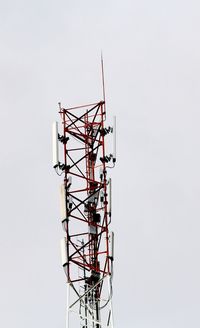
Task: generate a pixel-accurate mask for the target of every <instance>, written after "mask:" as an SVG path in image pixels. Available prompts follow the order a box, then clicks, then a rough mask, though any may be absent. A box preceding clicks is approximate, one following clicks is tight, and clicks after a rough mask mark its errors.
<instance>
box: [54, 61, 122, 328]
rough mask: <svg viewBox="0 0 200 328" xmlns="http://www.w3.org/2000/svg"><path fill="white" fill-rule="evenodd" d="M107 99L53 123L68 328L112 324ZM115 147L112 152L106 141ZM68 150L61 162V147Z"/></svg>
mask: <svg viewBox="0 0 200 328" xmlns="http://www.w3.org/2000/svg"><path fill="white" fill-rule="evenodd" d="M102 82H103V100H101V101H99V102H96V103H92V104H88V105H82V106H77V107H71V108H63V107H62V106H61V104H60V103H59V114H60V118H61V125H62V127H61V132H59V131H58V122H54V123H53V167H54V169H55V171H56V173H57V174H58V175H60V176H63V183H62V185H61V188H60V208H61V222H62V226H63V229H64V232H65V237H64V238H63V239H62V240H61V257H62V265H63V268H64V271H65V274H66V277H67V309H66V314H67V315H66V328H77V327H82V328H106V327H109V328H113V312H112V294H113V291H112V277H113V260H114V233H113V232H111V231H110V224H111V217H112V208H111V204H112V198H111V178H110V177H109V172H110V168H112V167H114V166H115V162H116V146H115V144H116V143H115V140H116V137H115V136H116V123H115V122H116V121H115V119H114V122H113V126H112V127H111V126H106V103H105V91H104V74H103V61H102ZM110 137H111V138H112V139H113V149H112V152H111V153H107V147H106V146H107V139H109V138H110ZM61 147H62V148H63V155H62V160H61V161H60V156H59V148H61Z"/></svg>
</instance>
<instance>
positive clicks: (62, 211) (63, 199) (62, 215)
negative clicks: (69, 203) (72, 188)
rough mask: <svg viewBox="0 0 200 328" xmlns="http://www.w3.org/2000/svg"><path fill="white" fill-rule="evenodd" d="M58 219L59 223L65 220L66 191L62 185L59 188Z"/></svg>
mask: <svg viewBox="0 0 200 328" xmlns="http://www.w3.org/2000/svg"><path fill="white" fill-rule="evenodd" d="M60 218H61V221H64V220H66V218H67V207H66V190H65V185H64V184H62V185H61V186H60Z"/></svg>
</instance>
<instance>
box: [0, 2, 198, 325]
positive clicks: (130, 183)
mask: <svg viewBox="0 0 200 328" xmlns="http://www.w3.org/2000/svg"><path fill="white" fill-rule="evenodd" d="M199 31H200V3H199V1H194V0H190V1H184V0H182V1H179V0H168V1H158V0H157V1H156V0H151V1H149V0H140V1H138V0H137V1H134V0H132V1H128V0H123V1H118V0H115V1H114V0H107V1H105V0H102V1H95V0H93V1H91V0H85V1H80V0H73V1H72V0H71V1H69V0H65V1H62V0H57V1H51V0H48V1H47V0H40V1H38V0H35V1H27V0H26V1H25V0H24V1H22V0H18V1H14V0H12V1H11V0H7V1H3V0H1V1H0V40H1V41H0V122H1V128H0V151H1V163H0V194H1V211H0V214H1V217H0V259H1V264H0V268H1V271H0V272H1V274H0V276H1V279H0V291H1V292H0V326H1V327H4V328H10V327H15V328H27V327H29V328H35V327H48V328H62V327H65V304H66V290H65V276H64V273H63V270H62V267H61V260H60V249H59V241H60V238H61V237H62V236H63V231H62V227H61V225H60V220H59V185H60V184H61V179H60V178H58V177H57V176H56V175H55V173H54V171H53V169H52V164H51V163H52V162H51V160H52V156H51V154H52V150H51V123H52V121H54V120H57V119H58V114H57V112H58V106H57V103H58V102H59V101H61V102H62V105H63V106H64V107H67V106H72V105H79V104H82V103H90V102H93V101H98V100H100V99H101V98H102V96H101V79H100V52H101V50H103V54H104V65H105V80H106V99H107V111H108V116H110V117H112V115H114V114H115V115H117V126H118V132H117V153H118V158H117V166H116V169H115V171H112V177H113V189H114V190H113V229H114V231H115V235H116V237H115V242H116V245H115V277H114V316H115V328H121V327H126V328H133V327H135V328H191V327H194V328H195V327H199V326H200V316H199V308H200V279H199V277H200V256H199V254H200V239H199V234H200V218H199V217H200V202H199V197H200V129H199V125H200V124H199V122H200V109H199V108H200V92H199V89H200V59H199V58H200V33H199ZM72 328H74V327H72ZM75 328H77V327H75Z"/></svg>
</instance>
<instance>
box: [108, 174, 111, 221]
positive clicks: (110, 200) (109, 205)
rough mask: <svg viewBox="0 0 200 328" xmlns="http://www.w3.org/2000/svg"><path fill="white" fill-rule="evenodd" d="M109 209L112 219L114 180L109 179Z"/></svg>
mask: <svg viewBox="0 0 200 328" xmlns="http://www.w3.org/2000/svg"><path fill="white" fill-rule="evenodd" d="M108 185H109V209H108V213H109V215H110V217H111V213H112V179H111V178H110V179H109V184H108Z"/></svg>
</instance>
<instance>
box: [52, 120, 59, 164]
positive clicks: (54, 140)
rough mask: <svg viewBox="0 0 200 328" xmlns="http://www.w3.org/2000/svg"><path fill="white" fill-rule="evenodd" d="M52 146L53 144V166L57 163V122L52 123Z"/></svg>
mask: <svg viewBox="0 0 200 328" xmlns="http://www.w3.org/2000/svg"><path fill="white" fill-rule="evenodd" d="M52 146H53V167H54V168H55V167H57V166H58V164H59V158H58V122H53V125H52Z"/></svg>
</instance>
